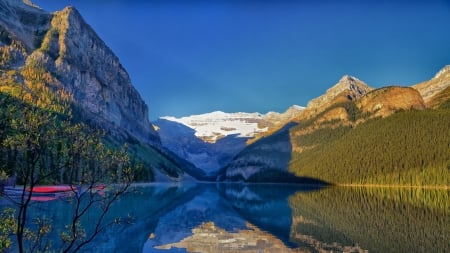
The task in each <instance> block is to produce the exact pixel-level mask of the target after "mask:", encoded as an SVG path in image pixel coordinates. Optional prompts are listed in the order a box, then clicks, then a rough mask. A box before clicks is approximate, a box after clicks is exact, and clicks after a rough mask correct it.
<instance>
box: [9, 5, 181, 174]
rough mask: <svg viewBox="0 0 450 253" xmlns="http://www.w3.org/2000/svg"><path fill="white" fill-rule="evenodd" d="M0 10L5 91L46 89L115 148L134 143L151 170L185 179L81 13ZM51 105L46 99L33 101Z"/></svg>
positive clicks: (119, 68)
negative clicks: (67, 105)
mask: <svg viewBox="0 0 450 253" xmlns="http://www.w3.org/2000/svg"><path fill="white" fill-rule="evenodd" d="M27 3H28V4H27ZM0 7H1V8H0V9H1V11H0V55H1V58H0V59H1V62H0V82H1V87H0V91H1V92H3V93H5V94H9V95H12V96H20V95H17V94H18V91H21V92H29V90H30V87H32V86H33V87H34V88H36V89H37V90H45V91H48V92H47V93H49V94H50V95H49V97H52V96H54V97H58V98H60V99H61V100H63V101H65V102H67V103H69V104H70V105H71V107H72V108H73V112H74V115H75V117H76V118H77V119H78V120H80V121H83V122H85V123H88V124H89V125H90V126H92V127H94V128H100V129H103V130H105V131H106V132H107V139H108V141H109V142H111V143H112V144H114V145H117V146H121V145H122V144H123V143H129V144H130V151H131V152H133V153H134V155H135V156H136V157H137V158H138V159H139V160H143V161H144V162H145V164H146V167H147V168H148V169H149V170H152V171H153V170H154V169H157V170H158V169H159V170H160V171H161V174H162V175H168V174H171V176H170V177H174V178H179V177H180V178H181V177H182V175H183V171H182V169H181V163H183V161H181V160H179V159H178V158H176V157H174V156H173V155H171V154H170V152H168V151H165V150H164V149H163V148H162V147H161V144H160V139H159V136H158V134H157V132H156V131H155V129H154V128H153V126H152V125H151V124H150V121H149V119H148V107H147V105H146V104H145V102H144V101H143V99H142V98H141V96H140V95H139V93H138V92H137V91H136V89H135V88H134V87H133V85H132V83H131V80H130V77H129V75H128V73H127V72H126V70H125V69H124V68H123V66H122V65H121V63H120V61H119V59H118V58H117V56H116V55H115V54H114V53H113V52H112V51H111V49H110V48H108V46H107V45H106V44H105V43H104V42H103V41H102V40H101V39H100V37H99V36H98V35H97V34H96V33H95V31H94V30H93V29H92V28H91V27H90V26H89V25H88V24H87V23H86V22H85V21H84V19H83V18H82V16H81V15H80V13H79V12H78V11H77V10H76V9H75V8H73V7H66V8H64V9H63V10H61V11H57V12H55V13H52V14H50V13H47V12H45V11H43V10H41V9H39V8H38V7H36V6H34V5H32V4H30V3H29V2H28V1H26V2H22V1H19V0H6V1H2V2H0ZM34 88H33V89H34ZM32 96H35V97H39V95H38V94H34V95H33V94H32ZM48 100H49V99H47V98H44V97H42V96H41V97H39V98H37V101H34V103H35V104H36V105H44V104H46V103H47V101H48ZM150 168H151V169H150ZM155 173H156V174H158V173H159V172H158V171H153V172H151V173H150V174H155ZM163 177H164V176H163ZM148 179H150V178H148Z"/></svg>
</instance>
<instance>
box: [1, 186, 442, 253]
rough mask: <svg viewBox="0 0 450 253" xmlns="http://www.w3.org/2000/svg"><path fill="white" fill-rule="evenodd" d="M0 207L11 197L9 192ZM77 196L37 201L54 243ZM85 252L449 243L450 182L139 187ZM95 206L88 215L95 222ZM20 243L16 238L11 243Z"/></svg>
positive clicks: (382, 248)
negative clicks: (433, 185) (434, 185)
mask: <svg viewBox="0 0 450 253" xmlns="http://www.w3.org/2000/svg"><path fill="white" fill-rule="evenodd" d="M0 203H1V206H0V208H5V207H7V206H10V204H9V202H8V201H7V200H5V199H1V201H0ZM72 208H73V202H72V201H71V200H70V198H66V199H58V200H53V201H47V202H37V201H36V202H33V203H32V206H31V209H30V217H29V220H35V219H36V218H40V219H44V218H45V219H46V220H48V221H50V222H51V232H50V233H49V234H48V235H47V236H46V237H45V238H44V239H45V240H48V241H50V242H51V246H52V248H51V249H52V250H55V251H58V249H59V247H60V246H61V239H60V238H61V233H62V232H63V231H64V228H65V226H66V225H67V224H69V223H70V220H71V215H70V213H71V209H72ZM118 218H120V221H121V222H118V223H117V224H113V225H112V226H109V227H108V228H107V229H106V230H105V231H103V232H102V233H100V234H99V235H98V236H97V237H96V238H95V239H94V241H93V242H91V243H90V244H88V245H86V247H84V248H83V250H81V251H82V252H325V251H326V252H449V251H450V191H449V190H437V189H404V188H402V189H399V188H356V187H327V188H315V187H300V186H295V185H282V184H248V185H244V184H194V183H192V184H149V185H139V186H133V187H132V189H131V191H130V193H127V194H126V195H124V196H122V197H121V198H120V200H119V201H117V202H116V203H115V204H114V206H113V207H112V208H111V210H110V213H109V215H108V218H107V220H108V221H114V220H117V219H118ZM95 219H96V214H95V212H92V213H90V214H88V215H87V216H86V217H84V219H83V220H82V224H81V226H83V227H84V228H85V229H86V231H87V232H89V231H90V230H92V224H93V221H94V220H95ZM10 251H11V252H15V251H16V250H15V249H14V246H13V248H12V249H10Z"/></svg>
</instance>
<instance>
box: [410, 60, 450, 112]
mask: <svg viewBox="0 0 450 253" xmlns="http://www.w3.org/2000/svg"><path fill="white" fill-rule="evenodd" d="M449 86H450V65H447V66H445V67H443V68H442V69H441V70H439V71H438V72H437V73H436V75H434V77H433V78H432V79H430V80H428V81H425V82H422V83H419V84H416V85H413V86H412V87H413V88H414V89H416V90H417V91H419V93H420V95H422V97H423V100H424V101H425V104H427V106H428V104H429V102H430V101H431V99H432V98H433V97H434V96H435V95H437V94H438V93H439V92H441V91H443V90H445V89H446V88H447V87H449Z"/></svg>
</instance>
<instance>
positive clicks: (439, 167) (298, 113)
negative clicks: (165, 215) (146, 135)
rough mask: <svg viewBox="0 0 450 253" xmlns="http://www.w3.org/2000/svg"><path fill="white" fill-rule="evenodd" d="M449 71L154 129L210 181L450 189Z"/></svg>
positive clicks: (349, 82) (346, 82) (353, 85)
mask: <svg viewBox="0 0 450 253" xmlns="http://www.w3.org/2000/svg"><path fill="white" fill-rule="evenodd" d="M449 108H450V66H446V67H444V68H443V69H442V70H440V71H439V72H438V73H437V74H436V75H435V76H434V77H433V78H432V79H430V80H429V81H425V82H422V83H420V84H417V85H413V86H412V87H400V86H388V87H382V88H378V89H374V88H371V87H370V86H368V85H367V84H365V83H364V82H363V81H361V80H359V79H357V78H355V77H352V76H343V77H342V78H341V79H340V80H339V81H338V83H336V84H335V85H334V86H332V87H331V88H330V89H328V90H327V91H326V92H325V94H323V95H322V96H320V97H318V98H315V99H312V100H311V101H310V102H309V103H308V105H307V107H306V108H304V107H299V106H292V107H291V108H289V109H288V110H287V111H286V112H285V113H281V114H279V113H273V112H270V113H267V114H259V113H223V112H212V113H207V114H203V115H193V116H189V117H183V118H174V117H163V118H161V119H159V120H158V121H157V122H155V125H157V126H158V132H159V134H160V136H161V142H162V145H163V146H165V147H166V148H168V149H170V150H171V151H173V152H174V153H175V154H177V155H179V156H180V157H182V158H184V159H186V160H188V161H190V162H191V163H193V164H194V165H196V166H197V167H198V168H200V169H201V170H202V171H204V173H205V175H207V178H208V179H209V180H217V181H239V182H296V183H308V184H311V183H313V184H316V183H319V184H339V185H349V184H350V185H369V184H370V185H402V186H439V187H448V183H449V182H450V155H449V154H450V110H449Z"/></svg>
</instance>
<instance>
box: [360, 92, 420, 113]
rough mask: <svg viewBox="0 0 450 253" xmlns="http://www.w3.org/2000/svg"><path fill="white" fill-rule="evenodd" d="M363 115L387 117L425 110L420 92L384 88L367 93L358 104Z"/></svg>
mask: <svg viewBox="0 0 450 253" xmlns="http://www.w3.org/2000/svg"><path fill="white" fill-rule="evenodd" d="M356 105H357V107H358V108H359V109H360V110H361V111H362V113H363V114H369V115H370V117H387V116H389V115H391V114H393V113H395V112H396V111H399V110H411V109H415V110H424V109H425V103H424V101H423V99H422V96H420V94H419V92H418V91H417V90H415V89H413V88H410V87H395V86H392V87H384V88H380V89H376V90H373V91H371V92H369V93H367V94H366V95H365V96H364V97H362V98H361V99H359V100H358V101H357V102H356Z"/></svg>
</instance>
